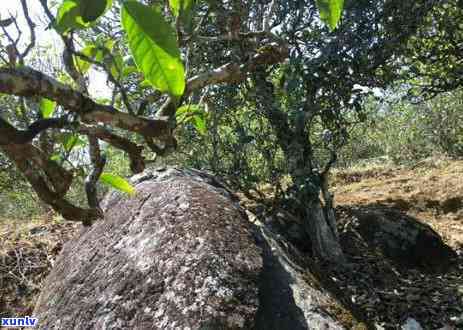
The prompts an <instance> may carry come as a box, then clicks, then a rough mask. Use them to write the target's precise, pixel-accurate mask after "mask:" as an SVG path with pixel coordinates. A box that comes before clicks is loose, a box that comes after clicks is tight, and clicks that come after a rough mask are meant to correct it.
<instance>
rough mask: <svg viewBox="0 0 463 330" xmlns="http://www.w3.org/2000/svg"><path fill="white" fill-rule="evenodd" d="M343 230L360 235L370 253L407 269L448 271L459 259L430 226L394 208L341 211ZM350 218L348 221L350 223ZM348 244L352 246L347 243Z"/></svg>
mask: <svg viewBox="0 0 463 330" xmlns="http://www.w3.org/2000/svg"><path fill="white" fill-rule="evenodd" d="M338 212H339V213H347V215H348V216H347V217H346V216H342V215H341V216H340V217H339V218H340V223H339V225H340V227H341V231H342V230H348V231H349V232H356V233H357V234H358V237H357V238H352V237H349V240H350V241H354V240H356V239H357V240H358V238H361V240H362V241H363V242H364V243H365V244H367V245H368V246H369V249H370V250H380V251H381V252H382V253H383V254H384V255H385V256H386V257H388V258H390V259H391V260H393V261H395V262H396V263H399V264H402V265H405V266H407V267H416V268H421V269H426V270H430V271H445V270H446V269H447V268H448V267H449V266H451V265H452V260H453V259H454V258H455V257H456V253H455V251H453V250H452V249H451V248H450V247H449V246H448V245H447V244H445V242H444V241H443V240H442V237H441V236H440V235H439V234H438V233H437V232H436V231H434V230H433V229H432V228H431V227H430V226H429V225H427V224H425V223H423V222H420V221H419V220H417V219H415V218H413V217H411V216H409V215H407V214H405V213H403V212H401V211H398V210H395V209H392V208H388V207H385V206H363V207H351V208H339V210H338ZM346 219H347V220H346ZM347 245H348V244H347Z"/></svg>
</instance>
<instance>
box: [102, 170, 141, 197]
mask: <svg viewBox="0 0 463 330" xmlns="http://www.w3.org/2000/svg"><path fill="white" fill-rule="evenodd" d="M100 181H101V182H103V183H104V184H107V185H109V186H111V187H113V188H115V189H118V190H120V191H123V192H125V193H127V194H129V195H133V194H135V188H134V187H133V186H132V185H131V184H130V183H129V182H128V181H127V180H125V179H124V178H122V177H120V176H118V175H115V174H111V173H102V174H101V176H100Z"/></svg>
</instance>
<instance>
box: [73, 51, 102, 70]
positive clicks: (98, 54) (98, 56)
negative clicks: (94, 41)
mask: <svg viewBox="0 0 463 330" xmlns="http://www.w3.org/2000/svg"><path fill="white" fill-rule="evenodd" d="M80 52H81V53H82V54H83V55H85V56H87V57H88V58H91V59H92V60H95V61H98V62H100V61H101V60H102V59H103V51H102V50H101V49H99V48H98V47H96V46H95V45H88V46H87V47H85V48H84V49H82V50H81V51H80ZM75 63H76V66H77V68H78V69H79V70H80V72H82V73H87V71H88V70H89V69H90V66H91V63H90V62H87V61H86V60H84V59H83V58H81V57H79V56H75Z"/></svg>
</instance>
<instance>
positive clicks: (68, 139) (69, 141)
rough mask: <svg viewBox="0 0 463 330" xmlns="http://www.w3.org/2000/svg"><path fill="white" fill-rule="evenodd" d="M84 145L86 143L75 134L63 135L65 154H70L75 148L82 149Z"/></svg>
mask: <svg viewBox="0 0 463 330" xmlns="http://www.w3.org/2000/svg"><path fill="white" fill-rule="evenodd" d="M86 145H87V142H86V141H85V140H84V139H82V138H81V137H79V135H77V134H69V135H65V138H64V141H63V148H64V150H65V151H67V152H70V151H71V150H72V149H74V148H76V147H83V146H86Z"/></svg>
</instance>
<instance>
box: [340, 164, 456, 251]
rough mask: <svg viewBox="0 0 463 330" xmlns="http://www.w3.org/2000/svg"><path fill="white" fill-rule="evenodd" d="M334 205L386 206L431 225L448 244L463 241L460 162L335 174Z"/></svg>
mask: <svg viewBox="0 0 463 330" xmlns="http://www.w3.org/2000/svg"><path fill="white" fill-rule="evenodd" d="M333 178H334V182H335V186H334V192H335V194H336V204H337V205H375V204H376V205H386V206H390V207H394V208H397V209H400V210H401V211H404V212H407V213H408V214H410V215H412V216H414V217H416V218H419V219H421V220H422V221H424V222H426V223H428V224H429V225H431V226H432V227H433V228H434V229H435V230H436V231H437V232H438V233H440V234H441V235H442V236H443V237H444V239H445V240H446V241H447V243H448V244H449V245H451V246H452V247H454V248H459V247H461V245H462V244H463V161H461V160H460V161H450V160H447V159H444V160H442V159H441V160H438V159H428V160H425V161H422V162H420V163H418V164H416V165H415V166H413V167H411V168H410V167H409V168H404V167H391V166H384V167H377V168H375V169H371V168H367V169H358V170H355V171H352V170H349V171H345V172H337V173H334V176H333Z"/></svg>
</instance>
